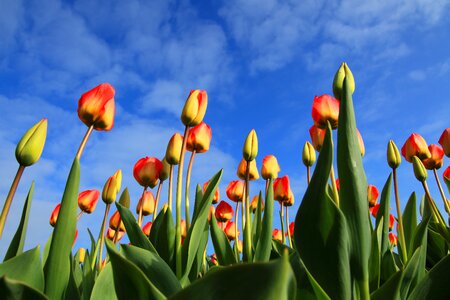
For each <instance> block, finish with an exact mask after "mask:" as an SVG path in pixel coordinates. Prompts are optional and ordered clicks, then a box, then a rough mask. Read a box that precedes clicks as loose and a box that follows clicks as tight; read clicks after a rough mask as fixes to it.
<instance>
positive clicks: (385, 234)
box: [375, 174, 392, 257]
mask: <svg viewBox="0 0 450 300" xmlns="http://www.w3.org/2000/svg"><path fill="white" fill-rule="evenodd" d="M391 187H392V174H389V177H388V179H387V180H386V183H385V184H384V187H383V190H382V192H381V197H380V206H379V208H378V212H377V216H376V223H375V224H376V227H378V226H379V225H381V226H382V234H381V240H380V242H381V247H380V255H381V257H383V256H384V254H385V253H386V252H387V251H388V249H389V245H390V242H389V221H390V214H391V213H390V207H389V204H390V201H391ZM381 220H382V221H383V223H381Z"/></svg>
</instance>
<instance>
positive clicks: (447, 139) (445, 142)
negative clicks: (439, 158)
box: [439, 128, 450, 157]
mask: <svg viewBox="0 0 450 300" xmlns="http://www.w3.org/2000/svg"><path fill="white" fill-rule="evenodd" d="M439 144H441V146H442V148H443V149H444V153H445V155H447V156H448V157H450V128H446V129H445V130H444V132H442V135H441V137H440V138H439Z"/></svg>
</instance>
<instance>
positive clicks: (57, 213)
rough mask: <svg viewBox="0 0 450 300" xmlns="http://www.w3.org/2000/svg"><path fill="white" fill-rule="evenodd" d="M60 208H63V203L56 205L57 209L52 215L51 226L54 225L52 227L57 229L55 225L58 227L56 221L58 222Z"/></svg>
mask: <svg viewBox="0 0 450 300" xmlns="http://www.w3.org/2000/svg"><path fill="white" fill-rule="evenodd" d="M60 208H61V203H59V204H58V205H56V207H55V208H54V209H53V211H52V214H51V216H50V225H52V227H55V225H56V221H57V220H58V215H59V210H60Z"/></svg>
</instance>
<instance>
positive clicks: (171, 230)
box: [151, 207, 175, 270]
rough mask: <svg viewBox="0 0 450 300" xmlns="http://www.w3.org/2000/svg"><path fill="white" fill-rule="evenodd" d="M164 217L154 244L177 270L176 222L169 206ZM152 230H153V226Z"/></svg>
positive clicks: (166, 260)
mask: <svg viewBox="0 0 450 300" xmlns="http://www.w3.org/2000/svg"><path fill="white" fill-rule="evenodd" d="M162 218H163V219H162V222H161V223H160V225H159V228H158V232H157V235H156V240H155V244H154V245H155V248H156V250H157V251H158V253H159V256H161V258H162V259H163V260H164V261H165V262H166V263H167V264H168V265H169V266H170V267H171V268H172V270H175V256H174V255H175V224H174V220H173V216H172V212H171V211H170V208H169V207H168V208H167V210H166V211H165V212H164V214H163V216H162ZM155 223H156V220H155ZM151 231H153V226H152V230H151Z"/></svg>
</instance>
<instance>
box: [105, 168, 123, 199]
mask: <svg viewBox="0 0 450 300" xmlns="http://www.w3.org/2000/svg"><path fill="white" fill-rule="evenodd" d="M121 185H122V171H121V170H120V169H119V170H117V171H116V173H114V175H113V176H111V177H109V178H108V180H107V181H106V183H105V186H104V187H103V192H102V199H103V202H105V203H106V204H111V203H113V202H114V201H116V197H117V193H119V191H120V186H121Z"/></svg>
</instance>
